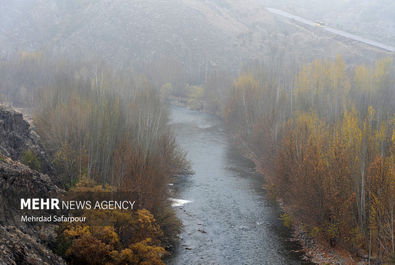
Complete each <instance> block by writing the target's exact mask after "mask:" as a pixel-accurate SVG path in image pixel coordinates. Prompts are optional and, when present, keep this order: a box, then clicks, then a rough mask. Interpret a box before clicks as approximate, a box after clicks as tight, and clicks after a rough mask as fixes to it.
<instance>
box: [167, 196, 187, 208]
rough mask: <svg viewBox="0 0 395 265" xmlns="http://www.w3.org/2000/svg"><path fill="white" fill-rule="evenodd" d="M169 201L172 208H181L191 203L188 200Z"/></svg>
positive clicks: (171, 199) (172, 199)
mask: <svg viewBox="0 0 395 265" xmlns="http://www.w3.org/2000/svg"><path fill="white" fill-rule="evenodd" d="M170 201H172V204H171V206H173V207H179V206H183V205H185V204H187V203H190V202H191V201H188V200H182V199H174V198H170Z"/></svg>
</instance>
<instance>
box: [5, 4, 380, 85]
mask: <svg viewBox="0 0 395 265" xmlns="http://www.w3.org/2000/svg"><path fill="white" fill-rule="evenodd" d="M0 32H2V34H1V35H0V54H2V55H3V56H9V55H10V54H14V53H16V52H20V51H44V52H47V53H52V54H56V55H57V56H60V55H67V56H68V57H72V58H86V59H93V60H104V61H108V62H111V63H112V64H113V65H114V66H116V67H122V68H125V67H126V66H128V67H129V66H133V68H132V69H134V70H139V71H147V69H148V70H149V71H152V72H161V71H162V72H163V69H166V71H167V73H165V74H164V75H165V77H163V78H162V79H164V80H163V82H167V81H169V80H167V79H170V81H171V79H174V78H176V77H175V76H178V77H177V78H181V79H182V78H185V77H186V78H187V80H186V81H188V82H192V83H199V82H201V81H202V80H203V81H204V80H206V78H207V74H208V73H209V72H211V71H213V70H229V71H233V72H236V71H238V70H239V69H240V66H241V65H242V64H243V63H245V62H248V61H252V60H269V58H271V59H270V60H273V63H274V62H278V61H280V60H281V61H283V59H284V58H287V60H286V61H288V63H292V62H297V61H301V60H302V61H303V62H308V61H311V60H312V59H313V58H315V57H330V58H334V57H335V56H336V55H337V54H339V53H342V54H343V55H344V58H345V59H346V60H348V61H351V62H360V61H363V60H367V59H369V60H372V59H375V58H376V57H378V56H380V54H381V51H378V50H376V49H373V48H371V47H366V46H362V45H360V44H355V43H347V41H345V40H343V39H338V38H335V37H334V36H331V35H328V34H325V33H322V32H320V31H319V30H316V29H309V28H305V27H302V26H300V25H295V24H293V23H292V22H291V21H287V20H284V19H281V18H278V17H276V16H274V15H272V14H270V13H269V12H267V11H266V10H265V6H264V5H263V3H261V2H260V1H257V0H248V1H240V0H237V1H227V0H217V1H198V0H162V1H157V0H144V1H142V0H139V1H123V0H117V1H110V0H100V1H94V2H92V1H67V2H65V1H61V0H55V1H52V0H40V1H31V0H18V1H7V2H2V3H1V8H0ZM362 54H363V55H362ZM273 55H274V56H273ZM273 58H274V59H273ZM166 71H165V72H166ZM180 76H181V77H180ZM156 79H158V78H156Z"/></svg>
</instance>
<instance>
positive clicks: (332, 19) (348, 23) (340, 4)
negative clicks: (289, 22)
mask: <svg viewBox="0 0 395 265" xmlns="http://www.w3.org/2000/svg"><path fill="white" fill-rule="evenodd" d="M263 3H264V4H266V5H268V6H270V7H277V8H280V9H283V10H285V11H289V12H291V13H293V14H296V15H299V16H302V17H305V18H309V19H313V20H318V21H321V22H324V23H326V24H329V25H330V26H332V27H336V28H338V29H342V30H345V31H348V32H351V33H355V34H358V35H361V36H363V37H365V38H371V39H375V40H377V41H382V42H384V43H386V44H389V45H390V44H392V45H394V44H395V19H394V17H395V1H393V0H375V1H371V0H333V1H325V0H298V1H290V0H277V1H273V0H263Z"/></svg>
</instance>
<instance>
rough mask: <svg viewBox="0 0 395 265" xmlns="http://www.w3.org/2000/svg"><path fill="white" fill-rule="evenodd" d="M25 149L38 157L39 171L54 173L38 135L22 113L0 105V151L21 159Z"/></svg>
mask: <svg viewBox="0 0 395 265" xmlns="http://www.w3.org/2000/svg"><path fill="white" fill-rule="evenodd" d="M27 150H30V151H31V152H32V153H33V154H34V155H35V156H36V157H37V158H38V160H39V163H40V171H41V172H44V173H47V174H50V175H52V174H53V173H54V169H53V167H52V166H51V163H50V162H49V159H48V157H47V155H46V154H45V152H44V150H43V148H42V146H41V145H40V143H39V136H38V135H37V133H35V132H34V131H33V130H32V129H31V127H30V124H29V123H28V122H27V121H26V120H25V119H24V118H23V115H22V113H19V112H17V111H15V110H14V109H12V108H10V107H6V106H4V105H0V153H1V154H3V155H5V156H8V157H10V158H11V159H13V160H21V159H22V158H23V155H24V153H25V152H26V151H27Z"/></svg>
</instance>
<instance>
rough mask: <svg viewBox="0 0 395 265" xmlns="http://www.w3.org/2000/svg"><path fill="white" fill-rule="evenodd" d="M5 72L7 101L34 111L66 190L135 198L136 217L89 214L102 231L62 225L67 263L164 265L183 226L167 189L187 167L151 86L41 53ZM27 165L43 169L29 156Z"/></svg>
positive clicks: (9, 64) (0, 67)
mask: <svg viewBox="0 0 395 265" xmlns="http://www.w3.org/2000/svg"><path fill="white" fill-rule="evenodd" d="M0 73H1V74H0V75H1V76H2V79H1V81H0V87H2V88H7V89H5V90H3V91H1V92H2V94H3V95H5V97H6V98H7V100H9V101H11V102H14V104H16V105H17V106H21V107H24V108H25V109H28V110H29V111H30V112H31V113H32V116H33V124H34V129H35V131H36V132H37V133H38V135H39V136H40V140H41V143H42V145H43V146H44V148H45V151H46V152H47V154H48V155H49V156H50V160H51V161H52V163H53V166H54V168H55V175H56V176H57V178H58V180H59V181H58V182H59V183H58V184H59V185H60V187H63V188H64V189H66V190H67V191H73V192H76V191H77V192H87V191H88V192H89V191H90V192H114V191H119V192H130V193H134V194H137V195H138V200H137V201H136V206H137V207H138V209H139V210H138V211H137V212H132V213H130V212H127V211H124V212H122V211H117V212H116V213H114V212H112V211H105V210H103V211H101V210H97V211H96V210H95V211H94V213H89V214H92V215H94V216H93V217H92V218H93V219H92V220H101V219H103V218H104V217H103V216H108V219H110V220H112V221H111V222H110V224H109V225H107V226H104V228H103V227H101V226H97V227H96V226H92V225H88V224H86V225H85V224H84V225H76V226H71V225H70V226H64V227H63V226H61V227H60V228H59V231H58V234H59V238H58V243H57V245H56V247H55V252H56V253H57V254H59V255H61V256H63V257H64V258H65V259H66V261H68V262H69V263H70V264H163V261H162V259H163V258H164V257H165V256H166V253H167V250H169V249H170V248H171V247H172V246H173V245H174V242H175V240H176V235H177V233H178V231H179V229H180V223H179V220H178V219H177V217H176V216H175V213H174V211H173V209H172V208H171V206H170V202H169V201H168V196H169V194H168V183H169V181H170V178H171V177H174V176H177V175H180V174H188V172H189V171H190V169H189V164H188V162H187V161H186V159H185V155H184V153H183V152H182V151H181V150H180V148H179V147H178V146H177V144H176V143H175V139H174V136H173V133H172V131H171V129H170V127H169V126H168V111H167V107H166V106H165V105H164V104H162V103H161V101H160V97H159V94H158V93H156V91H154V89H153V88H152V86H151V85H150V83H149V81H148V80H147V79H146V78H145V77H143V76H133V75H132V73H126V72H125V73H123V74H122V73H120V72H117V73H114V72H113V71H110V70H109V69H108V68H106V66H105V65H104V64H100V63H92V62H89V63H81V62H76V61H74V62H71V61H67V60H58V59H53V58H51V59H50V58H49V57H47V56H45V55H43V54H41V53H21V54H20V55H18V56H16V57H15V58H13V59H11V60H7V61H6V60H4V61H2V62H1V64H0ZM26 87H28V89H26ZM21 160H22V161H23V162H24V163H25V164H27V165H28V166H30V167H31V168H33V169H36V170H40V161H39V159H38V158H37V157H36V156H35V154H34V153H32V152H31V151H30V150H26V152H25V153H24V155H23V157H22V158H21ZM93 224H94V221H93ZM92 255H93V256H95V258H94V259H92V258H91V257H92Z"/></svg>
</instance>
